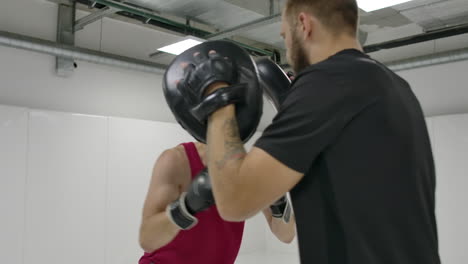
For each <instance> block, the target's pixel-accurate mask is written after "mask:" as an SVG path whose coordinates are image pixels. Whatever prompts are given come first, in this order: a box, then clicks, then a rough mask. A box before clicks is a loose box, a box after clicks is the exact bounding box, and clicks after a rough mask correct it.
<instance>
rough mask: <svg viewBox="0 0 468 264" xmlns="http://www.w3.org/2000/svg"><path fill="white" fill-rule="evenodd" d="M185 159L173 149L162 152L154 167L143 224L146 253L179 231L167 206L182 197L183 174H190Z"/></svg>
mask: <svg viewBox="0 0 468 264" xmlns="http://www.w3.org/2000/svg"><path fill="white" fill-rule="evenodd" d="M182 162H183V159H182V158H181V156H180V153H178V152H177V150H175V149H170V150H166V151H165V152H163V153H162V154H161V156H160V157H159V158H158V160H157V162H156V164H155V166H154V169H153V175H152V178H151V184H150V187H149V190H148V194H147V197H146V201H145V205H144V208H143V218H142V222H141V226H140V246H141V248H142V249H143V250H144V251H145V252H153V251H155V250H157V249H159V248H161V247H163V246H165V245H166V244H168V243H169V242H171V241H172V240H173V239H174V238H175V237H176V235H177V234H178V233H179V231H180V228H179V227H178V226H176V225H175V224H173V223H172V221H170V220H169V218H168V216H167V214H166V207H167V205H168V204H170V203H171V202H173V201H174V200H176V199H177V198H178V197H179V196H180V194H181V192H182V190H181V187H182V183H183V182H184V177H188V176H187V173H189V172H188V170H186V169H187V168H184V166H181V164H182ZM187 179H190V178H189V177H188V178H187Z"/></svg>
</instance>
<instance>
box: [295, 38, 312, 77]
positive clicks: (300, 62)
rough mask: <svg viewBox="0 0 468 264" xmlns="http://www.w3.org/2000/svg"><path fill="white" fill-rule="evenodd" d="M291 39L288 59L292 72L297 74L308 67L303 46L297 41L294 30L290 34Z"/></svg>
mask: <svg viewBox="0 0 468 264" xmlns="http://www.w3.org/2000/svg"><path fill="white" fill-rule="evenodd" d="M291 37H292V44H291V50H290V54H291V55H290V57H291V62H290V64H291V67H292V69H293V71H294V72H295V73H296V74H298V73H299V72H301V71H302V70H304V69H305V68H306V67H307V66H309V65H310V63H309V61H308V56H307V53H306V51H305V49H304V45H302V44H301V42H300V40H299V36H298V34H297V33H296V30H293V32H291Z"/></svg>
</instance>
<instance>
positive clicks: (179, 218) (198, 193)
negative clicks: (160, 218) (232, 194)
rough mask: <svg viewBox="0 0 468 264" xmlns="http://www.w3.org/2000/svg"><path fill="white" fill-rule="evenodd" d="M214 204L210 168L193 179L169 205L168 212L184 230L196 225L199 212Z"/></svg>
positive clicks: (173, 220)
mask: <svg viewBox="0 0 468 264" xmlns="http://www.w3.org/2000/svg"><path fill="white" fill-rule="evenodd" d="M213 204H214V197H213V192H212V190H211V183H210V178H209V175H208V170H207V169H204V170H202V171H201V172H200V173H199V174H198V175H197V176H196V177H195V179H194V180H193V182H192V184H191V185H190V187H189V189H188V190H187V192H184V193H182V195H181V196H180V197H179V199H177V200H176V201H174V202H172V203H171V204H169V205H168V207H167V209H166V213H167V215H168V217H169V219H170V220H171V221H172V222H173V223H174V224H175V225H177V226H178V227H180V228H181V229H183V230H188V229H190V228H192V227H194V226H195V225H196V224H197V222H198V219H197V218H196V217H195V215H196V214H197V213H198V212H201V211H204V210H206V209H208V208H209V207H210V206H212V205H213Z"/></svg>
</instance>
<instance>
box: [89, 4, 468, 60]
mask: <svg viewBox="0 0 468 264" xmlns="http://www.w3.org/2000/svg"><path fill="white" fill-rule="evenodd" d="M83 1H88V0H82V1H80V2H83ZM109 1H113V0H109ZM119 2H121V3H124V4H128V5H132V6H135V7H139V8H142V9H146V10H151V11H153V12H157V13H158V14H160V15H163V16H164V15H168V16H171V17H177V18H179V19H181V21H184V20H185V19H190V20H192V21H196V22H197V23H201V24H203V25H205V26H207V27H208V28H210V29H211V32H213V33H214V32H223V31H225V30H227V29H231V28H234V27H237V26H240V25H243V24H246V23H248V22H251V21H255V20H258V19H261V18H265V17H268V16H270V15H273V14H277V13H279V12H280V10H281V6H282V5H283V4H284V0H255V1H252V0H192V1H186V0H124V1H119ZM360 16H361V21H360V22H361V27H360V29H361V30H362V31H363V32H365V33H366V34H367V40H366V42H365V45H370V44H376V43H383V42H387V41H392V40H396V39H399V38H403V37H408V36H414V35H418V34H423V33H425V32H430V31H432V30H437V29H445V28H449V27H452V26H456V25H462V24H467V25H468V0H413V1H410V2H407V3H404V4H400V5H397V6H393V7H391V8H385V9H381V10H377V11H374V12H370V13H366V12H364V11H362V10H361V11H360ZM269 22H270V23H267V24H265V23H264V24H261V25H258V26H256V27H255V26H254V27H253V28H252V27H250V28H247V29H245V30H243V29H241V30H238V31H236V32H235V35H233V36H229V37H230V38H233V39H235V40H237V41H240V42H244V43H246V44H249V45H252V46H255V47H260V48H264V49H265V48H266V49H270V50H272V49H274V50H278V51H280V52H282V53H284V44H283V41H282V39H281V38H280V36H279V30H280V21H279V18H277V19H273V20H272V21H269ZM179 34H180V32H179ZM463 47H468V34H465V35H462V36H456V37H451V38H446V39H439V40H432V41H429V42H425V43H418V44H413V45H409V46H406V47H401V48H395V49H392V50H382V51H378V52H374V53H373V54H371V55H372V56H373V57H376V58H377V59H380V60H382V61H384V62H388V61H393V60H398V59H404V58H407V57H411V56H414V55H425V54H429V53H434V52H437V51H440V50H443V51H445V50H450V49H458V48H463ZM172 58H173V57H172V56H170V55H161V54H160V55H159V56H155V57H153V58H152V60H153V61H156V62H159V63H166V62H168V61H171V60H172Z"/></svg>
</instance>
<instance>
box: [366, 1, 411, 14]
mask: <svg viewBox="0 0 468 264" xmlns="http://www.w3.org/2000/svg"><path fill="white" fill-rule="evenodd" d="M409 1H412V0H357V2H358V6H359V8H361V9H362V10H364V11H366V12H372V11H375V10H378V9H382V8H386V7H389V6H394V5H399V4H402V3H406V2H409Z"/></svg>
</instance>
